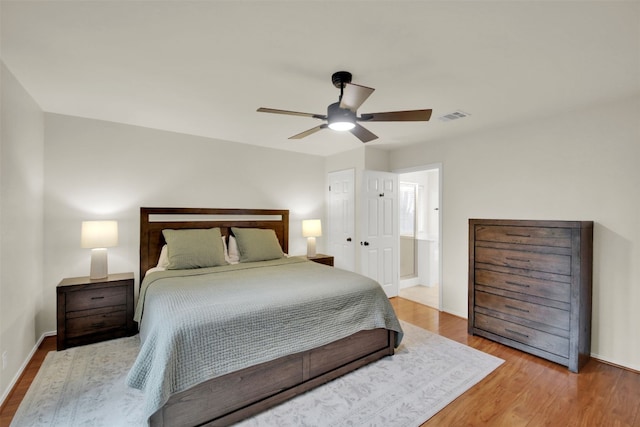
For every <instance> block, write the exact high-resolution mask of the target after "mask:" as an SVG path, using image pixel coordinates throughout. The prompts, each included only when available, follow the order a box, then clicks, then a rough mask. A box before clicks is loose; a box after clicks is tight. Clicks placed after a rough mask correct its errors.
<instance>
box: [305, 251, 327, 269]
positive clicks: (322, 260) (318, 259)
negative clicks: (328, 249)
mask: <svg viewBox="0 0 640 427" xmlns="http://www.w3.org/2000/svg"><path fill="white" fill-rule="evenodd" d="M307 259H308V260H309V261H313V262H317V263H318V264H324V265H329V266H331V267H333V255H323V254H316V255H315V256H308V257H307Z"/></svg>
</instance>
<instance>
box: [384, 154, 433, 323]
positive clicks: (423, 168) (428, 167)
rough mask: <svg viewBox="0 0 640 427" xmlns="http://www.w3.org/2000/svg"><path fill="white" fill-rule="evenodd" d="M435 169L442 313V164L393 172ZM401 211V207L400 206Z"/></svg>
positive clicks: (431, 164)
mask: <svg viewBox="0 0 640 427" xmlns="http://www.w3.org/2000/svg"><path fill="white" fill-rule="evenodd" d="M433 169H438V278H439V282H440V283H439V284H438V286H439V289H438V310H440V311H442V295H443V294H444V292H443V288H444V278H443V277H442V270H443V269H442V264H443V255H442V240H443V239H442V188H443V185H442V176H443V173H442V162H436V163H428V164H425V165H420V166H413V167H410V168H401V169H394V170H392V172H393V173H395V174H397V175H400V174H403V173H410V172H422V171H429V170H433ZM398 209H399V206H398ZM399 264H400V260H399V259H398V271H399V269H400V265H399Z"/></svg>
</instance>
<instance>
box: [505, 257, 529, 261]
mask: <svg viewBox="0 0 640 427" xmlns="http://www.w3.org/2000/svg"><path fill="white" fill-rule="evenodd" d="M506 259H507V260H509V261H520V262H531V261H530V260H528V259H526V258H515V257H506Z"/></svg>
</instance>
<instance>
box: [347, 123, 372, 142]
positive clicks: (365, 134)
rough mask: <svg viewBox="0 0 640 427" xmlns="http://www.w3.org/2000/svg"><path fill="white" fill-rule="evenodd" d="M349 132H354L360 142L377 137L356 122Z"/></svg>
mask: <svg viewBox="0 0 640 427" xmlns="http://www.w3.org/2000/svg"><path fill="white" fill-rule="evenodd" d="M349 132H351V133H352V134H354V135H355V136H356V137H357V138H358V139H359V140H360V141H362V142H369V141H373V140H374V139H377V138H378V137H377V136H376V135H375V134H374V133H372V132H370V131H368V130H367V129H365V128H363V127H362V126H360V125H359V124H357V123H356V127H354V128H353V129H351V130H350V131H349Z"/></svg>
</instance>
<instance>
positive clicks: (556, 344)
mask: <svg viewBox="0 0 640 427" xmlns="http://www.w3.org/2000/svg"><path fill="white" fill-rule="evenodd" d="M475 327H476V328H478V329H482V330H485V331H488V332H491V333H493V334H495V335H499V336H501V337H505V338H508V339H510V340H513V341H517V342H519V343H522V344H526V345H528V346H531V347H535V348H538V349H540V350H544V351H546V352H549V353H553V354H556V355H558V356H561V357H565V358H566V357H569V339H568V338H562V337H559V336H557V335H553V334H548V333H546V332H542V331H538V330H536V329H533V328H528V327H526V326H522V325H518V324H516V323H512V322H507V321H506V320H502V319H497V318H495V317H491V316H487V315H484V314H480V313H476V315H475Z"/></svg>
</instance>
